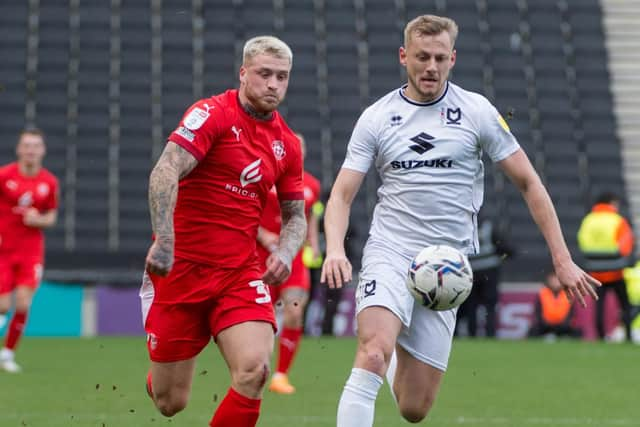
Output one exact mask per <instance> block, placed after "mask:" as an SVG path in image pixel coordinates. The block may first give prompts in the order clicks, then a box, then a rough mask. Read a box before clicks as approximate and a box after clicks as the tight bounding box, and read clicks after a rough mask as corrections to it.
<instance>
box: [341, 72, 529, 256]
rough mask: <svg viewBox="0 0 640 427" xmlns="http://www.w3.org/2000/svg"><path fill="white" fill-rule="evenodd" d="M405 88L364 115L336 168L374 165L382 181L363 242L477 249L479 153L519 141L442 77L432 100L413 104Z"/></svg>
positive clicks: (499, 152) (410, 249)
mask: <svg viewBox="0 0 640 427" xmlns="http://www.w3.org/2000/svg"><path fill="white" fill-rule="evenodd" d="M403 89H404V87H403V88H400V89H397V90H394V91H393V92H390V93H388V94H387V95H385V96H384V97H382V98H380V99H379V100H378V101H377V102H375V103H374V104H372V105H371V106H369V107H368V108H367V109H366V110H365V111H364V112H363V113H362V115H361V116H360V118H359V119H358V122H357V124H356V126H355V128H354V130H353V134H352V135H351V140H350V141H349V146H348V147H347V155H346V159H345V161H344V163H343V165H342V167H343V168H347V169H352V170H355V171H358V172H362V173H366V172H367V171H368V170H369V167H370V166H371V164H372V163H373V162H375V166H376V169H377V170H378V173H379V175H380V178H381V180H382V185H381V186H380V188H379V189H378V202H377V204H376V207H375V210H374V214H373V221H372V224H371V229H370V231H369V242H368V244H376V243H378V244H383V245H384V246H386V247H389V248H392V249H394V250H396V251H398V252H400V253H403V254H405V255H407V256H411V257H412V256H413V255H415V254H417V253H418V252H419V251H420V250H421V249H422V248H423V247H425V246H430V245H435V244H446V245H449V246H453V247H455V248H457V249H460V250H462V251H463V252H465V253H475V252H476V251H477V247H478V238H477V230H476V228H477V226H476V214H477V213H478V211H479V210H480V206H481V205H482V199H483V196H484V194H483V193H484V168H483V164H482V153H483V151H485V152H486V153H487V154H488V156H489V157H490V158H491V160H492V161H494V162H498V161H500V160H503V159H505V158H507V157H508V156H510V155H511V154H513V153H514V152H516V151H517V150H518V149H519V148H520V146H519V144H518V142H517V141H516V139H515V137H514V136H513V135H512V134H511V131H510V130H509V127H508V126H507V124H506V122H505V121H504V119H503V118H502V117H501V116H500V114H499V113H498V111H497V110H496V108H495V107H494V106H493V105H491V103H490V102H489V101H488V100H487V99H486V98H485V97H484V96H482V95H480V94H477V93H474V92H469V91H467V90H464V89H462V88H461V87H459V86H457V85H455V84H453V83H451V82H448V83H447V86H446V88H445V91H444V93H443V94H442V96H440V97H439V98H438V99H437V100H434V101H432V102H428V103H419V102H415V101H413V100H411V99H409V98H407V97H406V96H405V95H404V93H403Z"/></svg>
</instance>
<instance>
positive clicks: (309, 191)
mask: <svg viewBox="0 0 640 427" xmlns="http://www.w3.org/2000/svg"><path fill="white" fill-rule="evenodd" d="M303 185H304V187H303V193H304V213H305V215H306V216H307V220H308V219H309V215H311V208H312V207H313V204H314V203H315V202H317V201H318V200H320V181H318V180H317V179H316V177H314V176H313V175H311V174H310V173H309V172H307V171H304V174H303ZM281 225H282V218H281V217H280V203H279V201H278V196H277V192H276V191H275V190H272V191H270V192H269V195H268V197H267V204H266V206H265V207H264V211H263V212H262V218H261V219H260V226H261V227H263V228H264V229H266V230H267V231H270V232H272V233H276V234H279V233H280V226H281ZM257 248H258V258H259V259H260V263H261V265H264V262H265V261H266V260H267V258H268V257H269V252H268V251H267V249H265V248H264V247H263V246H262V245H260V244H258V246H257Z"/></svg>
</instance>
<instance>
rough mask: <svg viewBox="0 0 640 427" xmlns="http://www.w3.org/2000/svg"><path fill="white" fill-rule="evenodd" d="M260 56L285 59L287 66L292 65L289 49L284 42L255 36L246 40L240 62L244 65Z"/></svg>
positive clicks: (274, 38) (291, 54)
mask: <svg viewBox="0 0 640 427" xmlns="http://www.w3.org/2000/svg"><path fill="white" fill-rule="evenodd" d="M262 54H267V55H272V56H275V57H276V58H281V59H287V60H289V64H292V63H293V53H292V52H291V48H290V47H289V46H288V45H287V44H286V43H285V42H283V41H282V40H280V39H279V38H277V37H273V36H257V37H253V38H251V39H249V40H247V42H246V43H245V44H244V48H243V49H242V60H243V62H244V63H245V64H246V63H247V62H249V61H250V60H251V59H252V58H253V57H255V56H258V55H262Z"/></svg>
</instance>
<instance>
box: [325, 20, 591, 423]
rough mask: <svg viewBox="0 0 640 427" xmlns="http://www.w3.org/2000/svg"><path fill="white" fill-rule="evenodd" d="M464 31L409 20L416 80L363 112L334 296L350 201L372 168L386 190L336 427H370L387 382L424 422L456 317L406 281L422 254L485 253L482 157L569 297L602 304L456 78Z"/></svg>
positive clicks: (353, 148)
mask: <svg viewBox="0 0 640 427" xmlns="http://www.w3.org/2000/svg"><path fill="white" fill-rule="evenodd" d="M457 33H458V27H457V25H456V23H455V22H454V21H453V20H451V19H449V18H445V17H438V16H433V15H424V16H419V17H417V18H416V19H414V20H413V21H411V22H409V23H408V24H407V26H406V28H405V32H404V46H403V47H400V50H399V58H400V63H401V64H402V65H403V66H404V67H405V68H406V70H407V77H408V82H407V84H406V85H404V86H403V87H401V88H400V89H396V90H394V91H392V92H390V93H388V94H387V95H385V96H383V97H382V98H380V99H379V100H378V101H377V102H376V103H374V104H373V105H371V106H370V107H369V108H367V109H366V110H365V111H364V112H363V113H362V115H361V116H360V118H359V120H358V122H357V124H356V126H355V128H354V130H353V134H352V136H351V140H350V141H349V145H348V148H347V155H346V159H345V161H344V164H343V165H342V169H341V170H340V172H339V174H338V177H337V178H336V181H335V183H334V185H333V189H332V191H331V196H330V198H329V201H328V204H327V210H326V213H325V233H326V239H327V257H326V260H325V262H324V265H323V269H322V278H321V280H322V281H323V282H327V283H328V285H329V286H330V287H332V288H333V287H341V286H342V285H343V284H344V283H345V282H348V281H350V280H351V264H350V263H349V260H348V259H347V258H346V256H345V250H344V237H345V233H346V230H347V226H348V221H349V213H350V209H351V204H352V202H353V198H354V197H355V195H356V193H357V191H358V189H359V188H360V186H361V184H362V181H363V179H364V176H365V174H366V173H367V170H368V169H369V167H370V166H371V165H372V164H375V167H376V169H377V171H378V173H379V175H380V178H381V180H382V185H381V186H380V188H379V189H378V203H377V205H376V207H375V211H374V215H373V221H372V224H371V229H370V232H369V239H368V240H367V243H366V246H365V248H364V252H363V259H362V270H361V272H360V275H359V283H358V288H357V291H356V306H357V333H358V348H357V351H356V357H355V362H354V365H353V369H352V371H351V375H350V376H349V379H348V380H347V383H346V385H345V387H344V390H343V392H342V396H341V398H340V403H339V405H338V416H337V425H338V427H354V426H358V427H360V426H363V427H364V426H372V425H373V418H374V405H375V400H376V396H377V393H378V390H379V388H380V386H381V385H382V382H383V380H382V377H383V376H384V375H385V374H386V375H387V379H388V381H389V384H390V385H391V388H392V391H393V394H394V397H395V399H396V401H397V404H398V409H399V411H400V413H401V415H402V416H403V417H404V418H405V419H406V420H407V421H409V422H414V423H415V422H419V421H420V420H422V419H423V418H424V417H426V415H427V413H428V412H429V409H430V408H431V406H432V405H433V402H434V399H435V397H436V394H437V392H438V389H439V387H440V383H441V380H442V376H443V374H444V372H445V370H446V368H447V362H448V359H449V353H450V351H451V343H452V337H453V331H454V326H455V320H456V313H455V309H453V310H448V311H433V310H429V309H427V308H425V307H423V306H421V305H419V304H417V303H416V302H415V301H414V299H413V297H412V296H411V295H410V294H409V292H408V291H407V289H406V287H405V280H406V275H407V271H408V266H409V263H410V261H411V259H412V257H413V256H415V255H416V254H417V253H418V252H419V251H420V249H422V248H423V247H425V246H429V245H437V244H446V245H449V246H453V247H455V248H458V249H459V250H461V251H463V252H465V253H467V254H469V253H474V252H475V251H476V250H477V248H478V241H477V240H478V239H477V223H476V215H477V213H478V211H479V210H480V206H481V204H482V199H483V175H484V171H483V165H482V160H481V158H482V153H483V152H486V153H487V154H488V156H489V157H490V158H491V160H492V161H493V162H497V163H498V165H499V166H500V167H501V168H502V170H503V171H504V172H505V173H506V174H507V176H509V178H510V179H511V181H512V182H513V183H514V184H515V185H516V187H517V188H518V189H519V190H520V192H521V193H522V195H523V197H524V199H525V201H526V202H527V205H528V207H529V211H530V212H531V215H532V217H533V219H534V220H535V222H536V223H537V225H538V227H539V229H540V231H541V232H542V234H543V235H544V238H545V240H546V242H547V245H548V247H549V250H550V252H551V256H552V259H553V264H554V267H555V270H556V273H557V275H558V278H559V279H560V281H561V282H562V284H563V286H564V288H565V289H566V290H567V291H568V294H569V295H570V296H571V297H573V298H576V299H577V300H578V301H579V302H580V303H582V304H583V305H584V296H586V295H591V296H592V298H596V295H595V291H594V290H593V286H599V282H597V281H596V280H595V279H593V278H591V277H590V276H589V275H588V274H586V273H585V272H584V271H582V270H581V269H580V268H579V267H578V266H577V265H576V264H575V263H574V262H573V260H572V258H571V255H570V253H569V250H568V249H567V246H566V243H565V241H564V238H563V236H562V231H561V229H560V224H559V221H558V217H557V215H556V212H555V209H554V207H553V204H552V202H551V199H550V198H549V195H548V193H547V191H546V189H545V188H544V186H543V185H542V182H541V180H540V178H539V176H538V175H537V173H536V172H535V170H534V169H533V167H532V165H531V163H530V162H529V160H528V158H527V156H526V154H525V153H524V152H523V151H522V149H521V148H520V146H519V145H518V142H517V141H516V139H515V138H514V136H513V135H512V134H511V132H510V130H509V127H508V126H507V124H506V122H505V121H504V120H503V119H502V117H501V116H500V114H499V113H498V111H497V110H496V109H495V108H494V107H493V105H491V103H490V102H489V101H488V100H487V99H486V98H485V97H483V96H481V95H479V94H477V93H473V92H469V91H466V90H464V89H462V88H460V87H459V86H456V85H455V84H453V83H451V82H449V81H448V76H449V72H450V70H451V68H452V67H453V65H454V64H455V61H456V51H455V49H454V44H455V40H456V36H457ZM394 350H395V351H394Z"/></svg>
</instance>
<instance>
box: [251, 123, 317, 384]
mask: <svg viewBox="0 0 640 427" xmlns="http://www.w3.org/2000/svg"><path fill="white" fill-rule="evenodd" d="M296 136H297V137H298V138H299V139H300V147H301V149H302V156H303V159H304V156H305V154H306V145H305V141H304V137H303V136H302V135H301V134H299V133H296ZM303 185H304V207H305V208H304V209H305V215H306V217H307V240H306V246H305V248H304V249H303V250H301V251H300V252H298V254H297V255H296V257H295V258H294V260H293V263H292V265H291V276H289V279H287V281H286V282H285V283H283V284H281V285H277V286H271V298H272V301H273V302H274V303H275V304H278V305H279V306H281V307H282V314H283V318H282V331H281V332H280V337H279V345H278V361H277V363H276V371H275V372H274V374H273V377H272V378H271V383H270V384H269V390H271V391H273V392H275V393H281V394H291V393H293V392H295V387H294V386H292V385H291V383H290V382H289V377H288V372H289V368H290V367H291V364H292V363H293V359H294V357H295V355H296V352H297V351H298V347H299V346H300V340H301V337H302V333H303V327H304V324H303V319H304V311H305V307H306V305H307V303H308V302H309V290H310V289H311V277H310V272H309V269H308V268H307V266H306V265H305V264H304V262H303V253H304V251H305V250H307V251H310V252H311V255H310V256H311V258H312V259H317V258H319V257H320V256H321V254H320V246H319V242H318V228H319V227H318V225H319V216H318V215H317V213H316V212H314V211H313V209H312V207H313V206H314V204H315V203H316V202H318V200H319V198H320V181H318V180H317V179H316V178H315V177H314V176H313V175H311V174H310V173H309V172H307V171H304V175H303ZM281 222H282V220H281V217H280V206H279V204H278V195H277V193H276V190H275V188H273V189H272V190H271V191H270V192H269V195H268V198H267V203H266V205H265V207H264V211H263V215H262V219H261V221H260V228H259V229H258V243H259V245H258V246H257V252H258V257H259V258H260V262H261V263H262V265H264V263H265V262H266V260H267V258H268V257H269V255H270V254H271V252H273V251H274V250H276V249H277V248H278V241H279V235H280V226H281Z"/></svg>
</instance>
